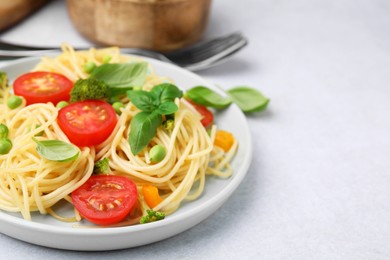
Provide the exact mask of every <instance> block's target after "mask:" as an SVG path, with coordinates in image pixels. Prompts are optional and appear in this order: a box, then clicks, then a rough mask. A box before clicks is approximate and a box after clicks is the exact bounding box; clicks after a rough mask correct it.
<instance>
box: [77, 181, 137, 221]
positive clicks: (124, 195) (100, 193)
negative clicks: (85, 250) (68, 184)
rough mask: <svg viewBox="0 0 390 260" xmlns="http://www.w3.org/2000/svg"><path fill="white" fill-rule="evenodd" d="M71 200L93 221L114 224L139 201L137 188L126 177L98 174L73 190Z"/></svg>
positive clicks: (124, 216)
mask: <svg viewBox="0 0 390 260" xmlns="http://www.w3.org/2000/svg"><path fill="white" fill-rule="evenodd" d="M71 196H72V202H73V205H74V207H75V208H76V209H77V210H78V211H79V212H80V214H81V215H82V216H83V217H84V218H86V219H87V220H89V221H90V222H92V223H95V224H98V225H111V224H115V223H118V222H120V221H121V220H123V219H125V218H126V216H127V215H128V214H129V213H130V212H131V210H132V209H133V207H134V206H135V204H136V201H137V197H138V191H137V186H136V185H135V183H134V182H133V181H132V180H130V179H129V178H127V177H124V176H115V175H95V176H92V177H90V178H89V179H88V180H87V181H86V182H85V183H84V184H83V185H81V186H80V187H79V188H78V189H76V190H75V191H73V192H72V195H71Z"/></svg>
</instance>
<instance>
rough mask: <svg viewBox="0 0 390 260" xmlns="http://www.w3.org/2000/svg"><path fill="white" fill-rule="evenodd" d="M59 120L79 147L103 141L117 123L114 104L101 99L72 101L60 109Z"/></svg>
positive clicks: (70, 138) (62, 127)
mask: <svg viewBox="0 0 390 260" xmlns="http://www.w3.org/2000/svg"><path fill="white" fill-rule="evenodd" d="M57 120H58V124H59V126H60V128H61V129H62V131H63V132H64V133H65V134H66V136H67V137H68V138H69V140H70V141H71V142H72V143H73V144H75V145H77V146H79V147H82V146H92V145H97V144H100V143H102V142H103V141H104V140H106V139H107V138H108V137H109V136H110V134H111V133H112V131H113V130H114V128H115V125H116V123H117V117H116V113H115V110H114V109H113V108H112V106H111V105H110V104H108V103H106V102H104V101H99V100H86V101H80V102H75V103H71V104H69V105H67V106H66V107H63V108H61V109H60V111H59V112H58V119H57Z"/></svg>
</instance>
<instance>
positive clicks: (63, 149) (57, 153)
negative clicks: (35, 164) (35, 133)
mask: <svg viewBox="0 0 390 260" xmlns="http://www.w3.org/2000/svg"><path fill="white" fill-rule="evenodd" d="M33 140H34V142H36V143H37V152H38V153H39V154H40V155H41V156H42V157H44V158H46V159H48V160H50V161H57V162H68V161H73V160H75V159H76V158H77V157H78V155H79V153H80V151H79V149H78V148H77V147H76V146H74V145H73V144H70V143H66V142H63V141H60V140H43V141H38V140H37V139H36V138H33Z"/></svg>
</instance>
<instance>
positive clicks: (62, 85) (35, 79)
mask: <svg viewBox="0 0 390 260" xmlns="http://www.w3.org/2000/svg"><path fill="white" fill-rule="evenodd" d="M13 88H14V93H15V95H18V96H22V97H24V98H25V99H26V104H27V105H31V104H35V103H47V102H52V103H53V104H54V105H56V104H57V103H58V102H60V101H62V100H64V101H68V100H69V99H70V92H71V90H72V88H73V82H72V81H71V80H69V79H68V78H67V77H65V76H63V75H61V74H58V73H53V72H47V71H36V72H29V73H26V74H23V75H21V76H19V77H18V78H17V79H16V80H15V81H14V83H13Z"/></svg>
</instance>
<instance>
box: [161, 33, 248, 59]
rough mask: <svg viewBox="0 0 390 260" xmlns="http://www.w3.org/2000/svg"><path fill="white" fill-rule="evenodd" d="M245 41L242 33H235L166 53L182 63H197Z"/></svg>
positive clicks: (170, 57)
mask: <svg viewBox="0 0 390 260" xmlns="http://www.w3.org/2000/svg"><path fill="white" fill-rule="evenodd" d="M243 41H245V42H246V39H245V38H244V37H243V36H242V35H241V34H240V33H233V34H230V35H228V36H226V37H223V38H217V39H215V40H211V41H207V42H203V43H199V44H196V45H194V46H192V47H189V48H186V49H183V50H180V51H174V52H172V53H167V54H165V55H166V56H167V57H168V58H169V59H171V60H173V61H175V62H177V63H180V64H182V65H184V64H190V63H196V62H201V61H203V60H206V59H208V58H210V57H211V56H214V55H217V54H218V53H221V52H222V51H224V50H226V49H227V48H229V47H231V46H233V45H236V44H238V43H240V42H243Z"/></svg>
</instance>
